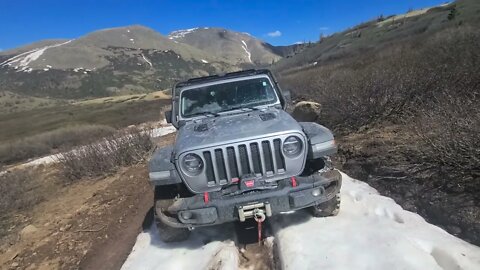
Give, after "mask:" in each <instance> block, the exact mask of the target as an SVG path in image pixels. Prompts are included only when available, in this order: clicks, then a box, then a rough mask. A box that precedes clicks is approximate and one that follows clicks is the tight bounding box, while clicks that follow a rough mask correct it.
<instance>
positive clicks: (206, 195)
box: [203, 192, 210, 204]
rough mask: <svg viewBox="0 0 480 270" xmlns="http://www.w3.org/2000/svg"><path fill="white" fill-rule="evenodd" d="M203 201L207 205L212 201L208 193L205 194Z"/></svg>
mask: <svg viewBox="0 0 480 270" xmlns="http://www.w3.org/2000/svg"><path fill="white" fill-rule="evenodd" d="M203 201H204V202H205V204H208V202H209V201H210V198H209V197H208V192H204V193H203Z"/></svg>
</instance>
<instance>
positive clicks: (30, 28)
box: [0, 0, 445, 50]
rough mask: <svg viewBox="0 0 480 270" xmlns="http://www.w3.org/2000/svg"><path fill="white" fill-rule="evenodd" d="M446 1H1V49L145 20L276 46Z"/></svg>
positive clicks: (163, 28)
mask: <svg viewBox="0 0 480 270" xmlns="http://www.w3.org/2000/svg"><path fill="white" fill-rule="evenodd" d="M441 3H445V0H343V1H342V0H337V1H335V0H329V1H327V0H318V1H314V0H298V1H284V0H277V1H275V0H264V1H261V0H257V1H246V0H228V1H227V0H225V1H220V0H208V1H201V0H175V1H170V0H169V1H151V0H148V1H147V0H145V1H143V0H137V1H132V0H126V1H122V0H115V1H114V0H108V1H101V0H97V1H94V0H83V1H73V0H57V1H53V0H43V1H42V0H0V6H1V7H2V8H1V9H0V49H3V50H5V49H9V48H14V47H17V46H20V45H23V44H27V43H30V42H34V41H38V40H41V39H50V38H76V37H79V36H82V35H84V34H86V33H88V32H91V31H94V30H98V29H102V28H109V27H116V26H125V25H131V24H142V25H145V26H148V27H151V28H153V29H155V30H157V31H159V32H160V33H162V34H168V33H169V32H171V31H173V30H178V29H185V28H192V27H196V26H201V27H205V26H210V27H212V26H217V27H224V28H228V29H232V30H236V31H241V32H249V33H251V34H252V35H254V36H256V37H259V38H261V39H263V40H265V41H267V42H270V43H272V44H274V45H288V44H292V43H295V42H298V41H309V40H312V41H314V40H317V39H318V37H319V35H320V33H321V32H323V33H325V34H331V33H334V32H337V31H340V30H343V29H346V28H348V27H350V26H353V25H355V24H358V23H360V22H364V21H367V20H369V19H372V18H376V17H377V16H379V15H380V14H384V15H391V14H398V13H404V12H406V11H407V10H409V9H418V8H422V7H428V6H434V5H438V4H441Z"/></svg>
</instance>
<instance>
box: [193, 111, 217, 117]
mask: <svg viewBox="0 0 480 270" xmlns="http://www.w3.org/2000/svg"><path fill="white" fill-rule="evenodd" d="M219 115H220V114H218V113H214V112H199V113H194V114H191V115H189V117H192V116H213V117H217V116H219Z"/></svg>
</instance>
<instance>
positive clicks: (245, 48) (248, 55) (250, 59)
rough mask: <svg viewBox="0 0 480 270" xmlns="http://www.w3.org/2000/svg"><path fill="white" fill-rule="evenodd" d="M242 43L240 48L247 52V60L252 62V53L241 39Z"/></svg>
mask: <svg viewBox="0 0 480 270" xmlns="http://www.w3.org/2000/svg"><path fill="white" fill-rule="evenodd" d="M242 43H243V45H242V48H243V49H244V50H245V53H246V54H247V57H248V61H250V63H252V54H251V53H250V51H249V50H248V46H247V43H246V42H245V41H244V40H242Z"/></svg>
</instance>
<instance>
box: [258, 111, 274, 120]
mask: <svg viewBox="0 0 480 270" xmlns="http://www.w3.org/2000/svg"><path fill="white" fill-rule="evenodd" d="M259 116H260V119H262V121H268V120H272V119H275V118H276V116H275V114H273V113H263V114H260V115H259Z"/></svg>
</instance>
